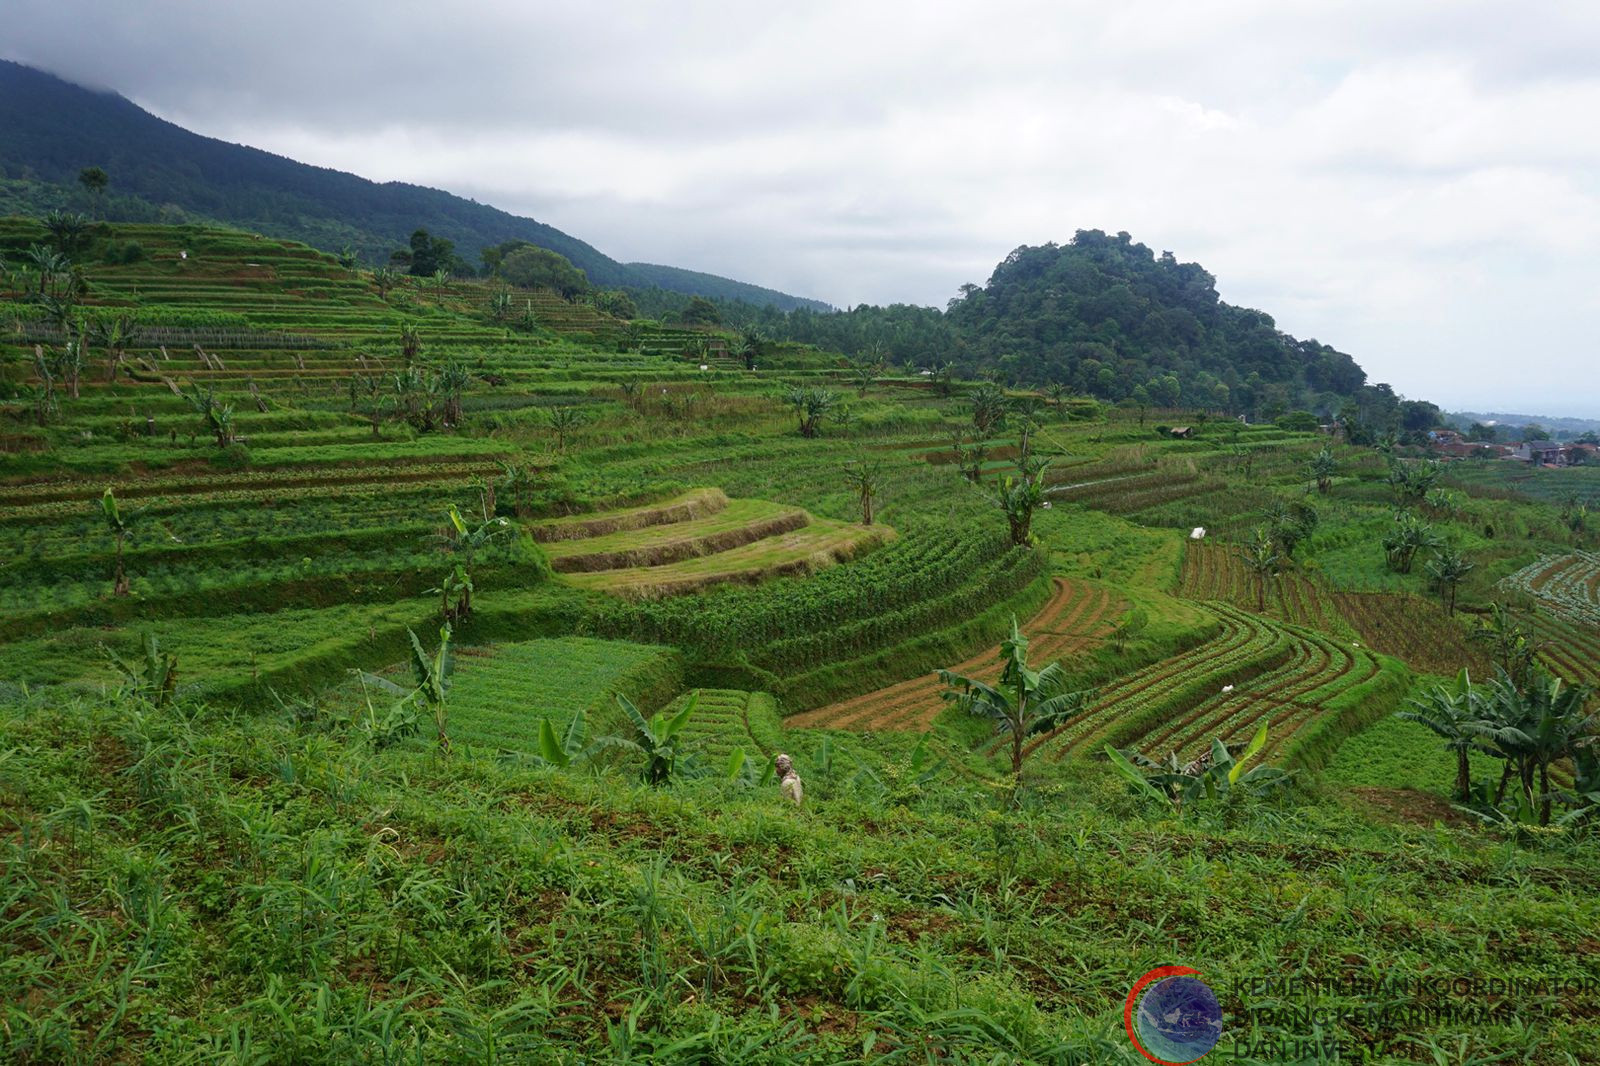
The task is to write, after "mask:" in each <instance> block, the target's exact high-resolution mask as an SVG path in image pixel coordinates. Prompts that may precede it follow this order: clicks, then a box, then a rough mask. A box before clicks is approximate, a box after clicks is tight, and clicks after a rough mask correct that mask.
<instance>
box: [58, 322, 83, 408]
mask: <svg viewBox="0 0 1600 1066" xmlns="http://www.w3.org/2000/svg"><path fill="white" fill-rule="evenodd" d="M87 363H88V359H87V353H86V351H85V345H84V341H83V333H82V331H81V330H80V331H79V332H78V333H77V335H72V334H69V335H68V336H67V339H66V341H65V342H64V343H63V344H62V345H61V347H60V349H58V350H56V351H55V352H53V353H52V357H51V364H52V369H53V370H54V372H55V375H56V376H57V377H59V378H60V379H61V381H62V382H63V383H64V384H65V385H66V386H67V395H68V396H71V397H72V398H73V399H74V400H76V399H77V398H78V381H79V379H80V378H82V377H83V370H84V367H85V366H86V365H87Z"/></svg>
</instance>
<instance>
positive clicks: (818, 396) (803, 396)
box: [783, 385, 839, 440]
mask: <svg viewBox="0 0 1600 1066" xmlns="http://www.w3.org/2000/svg"><path fill="white" fill-rule="evenodd" d="M783 402H784V403H785V404H787V405H788V406H790V407H792V408H794V413H795V417H796V418H798V419H799V420H800V435H801V436H802V437H805V438H806V439H808V440H809V439H810V438H812V437H815V436H816V435H817V432H818V431H819V430H820V429H821V428H822V423H823V421H824V420H825V419H826V418H827V417H828V416H829V415H830V414H832V413H833V410H834V408H835V407H837V406H839V397H838V395H837V394H836V393H833V392H829V391H828V390H827V389H821V388H803V387H801V386H798V385H797V386H795V387H794V388H792V389H790V390H789V391H788V393H786V394H785V395H784V398H783Z"/></svg>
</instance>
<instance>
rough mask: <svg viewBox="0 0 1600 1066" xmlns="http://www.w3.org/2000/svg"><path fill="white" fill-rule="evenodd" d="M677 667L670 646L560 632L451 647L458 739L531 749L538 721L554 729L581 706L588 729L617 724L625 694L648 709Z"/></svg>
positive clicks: (665, 694) (667, 690)
mask: <svg viewBox="0 0 1600 1066" xmlns="http://www.w3.org/2000/svg"><path fill="white" fill-rule="evenodd" d="M680 671H681V667H680V666H679V664H678V663H677V657H676V655H675V654H674V653H673V652H672V651H671V650H670V649H668V648H654V647H650V646H648V645H639V644H626V643H622V642H620V641H613V640H591V639H587V638H583V637H561V638H557V639H550V640H531V641H519V642H512V643H506V644H493V645H487V646H484V647H470V648H457V649H456V666H455V674H454V675H453V678H452V681H451V689H450V731H451V739H452V741H453V742H455V743H457V744H469V745H476V746H479V747H486V748H495V749H505V750H511V751H536V750H537V749H538V736H539V720H540V719H541V718H547V719H549V720H550V724H551V725H552V726H554V727H555V729H556V732H557V735H558V736H559V735H560V734H561V732H562V731H563V730H565V728H566V726H567V724H568V722H570V721H571V719H572V716H573V715H574V714H576V713H577V712H579V711H583V712H585V714H586V715H587V716H588V717H589V719H590V726H591V731H593V730H595V729H596V728H601V727H604V726H606V725H607V724H617V723H619V721H620V717H621V716H620V715H619V714H618V713H617V711H616V708H615V707H613V706H612V698H613V696H615V695H619V694H620V695H623V696H626V697H628V698H629V699H630V700H632V701H633V702H634V703H635V704H636V705H638V706H639V707H641V708H643V709H644V710H646V711H647V712H648V711H649V710H651V709H653V708H655V707H657V706H660V705H661V704H662V703H663V702H665V701H666V700H667V699H669V698H670V697H671V696H672V695H673V693H674V692H675V691H676V690H677V687H678V683H679V680H680V676H681V674H680Z"/></svg>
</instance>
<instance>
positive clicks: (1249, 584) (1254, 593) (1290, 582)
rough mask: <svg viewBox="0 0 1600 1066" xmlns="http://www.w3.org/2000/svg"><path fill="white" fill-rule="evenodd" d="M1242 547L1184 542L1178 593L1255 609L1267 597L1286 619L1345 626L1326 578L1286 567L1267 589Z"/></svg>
mask: <svg viewBox="0 0 1600 1066" xmlns="http://www.w3.org/2000/svg"><path fill="white" fill-rule="evenodd" d="M1241 552H1242V549H1241V548H1240V547H1239V546H1238V545H1235V544H1228V543H1224V542H1221V541H1217V540H1214V539H1210V538H1208V539H1206V540H1198V541H1196V540H1189V541H1185V542H1184V555H1183V572H1182V576H1181V578H1180V579H1179V582H1178V595H1179V596H1182V597H1183V598H1185V599H1190V600H1223V601H1226V602H1228V603H1231V604H1233V605H1234V606H1236V607H1243V608H1247V609H1251V610H1253V609H1255V607H1256V606H1257V604H1258V603H1260V602H1262V601H1263V600H1264V601H1265V603H1266V604H1267V607H1268V609H1269V610H1274V611H1276V612H1278V613H1279V614H1280V615H1281V616H1282V617H1283V619H1284V620H1285V621H1288V622H1293V623H1294V624H1296V625H1302V626H1310V627H1312V628H1314V629H1324V630H1332V631H1334V632H1338V631H1339V630H1340V629H1342V625H1341V623H1342V619H1341V618H1340V615H1339V611H1338V609H1337V608H1336V607H1335V606H1334V604H1333V602H1332V600H1331V597H1330V595H1329V593H1328V590H1327V588H1326V587H1325V586H1324V585H1323V584H1322V582H1320V581H1318V580H1316V579H1315V578H1313V577H1311V576H1308V575H1307V574H1306V573H1305V572H1304V571H1302V570H1299V569H1285V570H1284V571H1283V572H1281V573H1279V574H1278V575H1277V576H1276V577H1273V578H1270V579H1269V580H1268V581H1267V582H1266V587H1265V588H1264V589H1263V588H1262V587H1261V585H1260V581H1259V579H1258V578H1257V576H1256V575H1255V574H1254V573H1252V572H1251V571H1250V569H1249V568H1248V567H1246V566H1245V564H1244V559H1243V556H1242V555H1241Z"/></svg>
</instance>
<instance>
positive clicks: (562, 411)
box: [545, 403, 583, 454]
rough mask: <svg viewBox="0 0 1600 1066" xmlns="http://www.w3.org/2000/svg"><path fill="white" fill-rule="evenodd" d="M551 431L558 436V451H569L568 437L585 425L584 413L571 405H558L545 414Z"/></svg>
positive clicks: (563, 452)
mask: <svg viewBox="0 0 1600 1066" xmlns="http://www.w3.org/2000/svg"><path fill="white" fill-rule="evenodd" d="M545 418H546V420H548V421H549V423H550V429H551V431H552V432H554V433H555V435H556V451H558V452H561V453H562V454H565V453H566V450H567V437H568V436H570V435H571V434H572V432H573V430H575V429H577V428H578V427H579V426H581V425H582V424H583V412H582V411H580V410H579V409H578V408H577V407H575V406H574V405H572V404H570V403H558V404H556V405H555V406H554V407H551V408H549V409H548V410H547V411H546V412H545Z"/></svg>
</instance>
